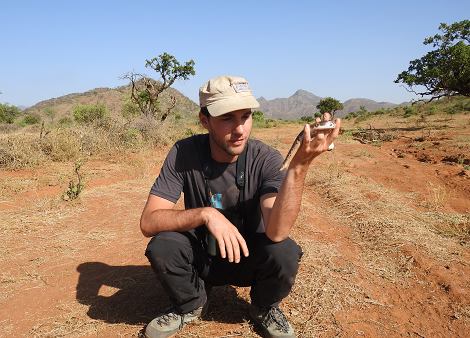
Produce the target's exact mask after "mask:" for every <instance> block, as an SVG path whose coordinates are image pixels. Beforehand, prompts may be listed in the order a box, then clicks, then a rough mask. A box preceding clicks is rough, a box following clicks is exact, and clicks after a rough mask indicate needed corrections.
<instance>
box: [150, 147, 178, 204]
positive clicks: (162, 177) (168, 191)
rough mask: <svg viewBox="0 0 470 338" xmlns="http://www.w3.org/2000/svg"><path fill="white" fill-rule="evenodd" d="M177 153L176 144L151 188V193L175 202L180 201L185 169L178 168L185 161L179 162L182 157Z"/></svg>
mask: <svg viewBox="0 0 470 338" xmlns="http://www.w3.org/2000/svg"><path fill="white" fill-rule="evenodd" d="M177 154H178V146H177V145H176V144H175V145H174V146H173V147H172V148H171V149H170V151H169V153H168V155H167V157H166V159H165V162H164V163H163V166H162V168H161V170H160V174H159V175H158V177H157V179H156V180H155V183H154V184H153V186H152V188H151V189H150V193H151V194H153V195H156V196H159V197H161V198H164V199H166V200H168V201H171V202H173V203H176V202H178V199H179V198H180V196H181V192H182V191H183V185H184V177H183V171H182V170H178V168H181V167H182V166H183V163H178V162H179V161H181V160H182V157H181V156H177Z"/></svg>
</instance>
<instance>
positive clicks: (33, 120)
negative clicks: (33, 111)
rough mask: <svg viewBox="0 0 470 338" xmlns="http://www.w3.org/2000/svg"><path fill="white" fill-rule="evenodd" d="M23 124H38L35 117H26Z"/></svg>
mask: <svg viewBox="0 0 470 338" xmlns="http://www.w3.org/2000/svg"><path fill="white" fill-rule="evenodd" d="M23 121H24V123H26V124H38V123H39V119H38V118H37V117H36V116H31V115H26V116H25V117H24V118H23Z"/></svg>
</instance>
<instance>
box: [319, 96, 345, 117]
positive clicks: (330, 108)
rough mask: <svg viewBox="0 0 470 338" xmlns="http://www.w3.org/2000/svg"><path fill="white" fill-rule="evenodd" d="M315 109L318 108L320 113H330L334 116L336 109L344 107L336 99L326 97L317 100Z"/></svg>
mask: <svg viewBox="0 0 470 338" xmlns="http://www.w3.org/2000/svg"><path fill="white" fill-rule="evenodd" d="M317 109H319V110H320V113H322V114H324V113H330V114H331V116H335V112H336V111H337V110H341V109H344V106H343V104H342V103H341V102H339V101H338V100H336V99H334V98H332V97H327V98H326V99H323V100H320V102H318V104H317Z"/></svg>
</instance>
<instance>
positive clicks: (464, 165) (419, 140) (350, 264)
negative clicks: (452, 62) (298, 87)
mask: <svg viewBox="0 0 470 338" xmlns="http://www.w3.org/2000/svg"><path fill="white" fill-rule="evenodd" d="M169 59H171V58H169ZM147 62H149V61H147ZM150 64H152V61H150ZM180 66H181V65H180ZM189 66H191V65H189ZM189 73H190V72H189ZM140 80H142V79H140ZM137 82H138V81H137ZM137 82H136V84H135V87H133V86H132V84H131V85H130V86H127V87H123V88H119V89H118V90H115V91H111V90H109V89H106V88H102V89H97V90H93V91H90V92H87V93H83V94H76V95H70V96H68V97H65V98H62V99H60V100H59V99H51V100H48V101H47V102H45V103H43V104H42V105H40V106H38V107H36V108H37V109H35V110H34V111H33V110H29V111H26V112H20V111H19V110H18V109H17V108H16V107H12V106H10V105H8V104H4V105H1V106H0V109H1V110H0V113H1V114H3V115H1V116H6V117H7V118H8V120H3V121H2V124H1V125H0V196H1V199H0V208H1V210H2V213H0V231H2V236H3V238H4V241H2V242H1V244H0V252H1V255H0V264H1V265H2V266H3V267H4V270H2V272H1V274H0V282H1V283H0V300H1V301H2V304H5V305H4V306H5V307H6V308H8V311H7V312H8V313H6V312H4V313H5V316H4V317H2V312H0V321H1V322H2V325H3V329H4V332H5V334H6V335H7V336H13V335H25V336H32V337H64V336H66V337H83V336H116V337H118V336H127V337H140V336H141V330H142V328H143V326H144V325H145V324H146V323H147V322H148V321H149V320H150V319H152V318H153V316H154V315H155V314H156V313H158V312H159V311H160V310H161V309H163V308H164V307H165V306H166V305H167V301H166V300H165V299H166V298H164V297H163V291H162V290H161V288H159V287H158V283H157V281H156V280H155V277H154V275H153V272H152V271H151V269H150V267H149V265H148V262H147V261H146V260H145V257H144V256H143V252H144V250H145V245H146V240H145V239H143V238H142V235H141V234H140V232H139V230H138V220H139V217H140V213H141V210H142V208H143V204H144V203H145V199H146V196H147V194H148V191H149V188H150V185H151V184H152V183H153V181H154V179H155V177H156V175H158V171H159V168H160V166H161V165H162V162H163V160H164V158H165V155H166V153H167V151H168V149H169V147H170V146H171V145H172V144H173V143H174V142H175V141H176V140H178V139H181V138H183V137H186V136H189V135H192V134H194V133H199V132H204V130H203V128H202V127H200V126H199V125H198V119H197V105H191V104H190V103H184V104H186V106H185V107H186V108H183V106H181V105H180V106H179V105H178V103H177V104H176V105H175V106H174V107H173V108H171V109H170V110H168V108H169V107H171V106H173V99H172V98H171V97H165V96H164V95H165V92H166V91H170V90H171V88H167V89H166V90H164V91H163V92H162V93H160V94H158V100H154V101H152V102H153V103H152V105H153V109H155V110H154V111H153V112H152V113H145V112H150V110H145V109H144V111H142V109H141V107H140V106H139V104H138V102H147V103H148V104H150V101H149V100H150V99H149V96H150V94H148V95H147V94H145V93H144V92H143V91H145V90H144V89H141V90H140V91H136V92H134V98H133V97H132V95H133V94H132V90H133V89H132V88H137ZM170 82H171V81H170ZM138 83H139V84H140V82H138ZM142 83H143V82H142ZM167 83H168V82H167ZM105 95H107V96H106V97H107V99H106V100H104V98H105ZM171 96H173V97H178V98H179V100H180V101H184V100H183V99H184V98H182V97H181V96H178V94H177V93H175V92H172V93H171ZM110 97H113V98H116V100H110V99H109V98H110ZM136 100H137V101H138V100H141V101H138V102H136ZM146 100H147V101H146ZM147 103H146V104H147ZM323 103H330V104H325V105H323V104H322V105H320V108H318V109H324V111H325V112H326V111H328V112H332V111H334V110H335V109H341V108H340V105H341V103H339V101H337V100H335V99H333V98H329V99H328V100H327V101H326V102H323ZM142 107H143V106H142ZM157 108H158V109H157ZM146 109H150V108H146ZM169 111H171V113H170V114H169V115H168V116H167V117H166V118H164V119H162V116H163V115H164V114H165V113H166V112H169ZM314 118H315V116H313V115H312V116H304V117H302V118H301V119H299V120H289V121H287V120H281V119H278V120H273V119H268V118H266V117H265V116H264V114H263V112H261V111H254V112H253V126H254V128H253V132H252V137H253V138H256V139H260V140H262V141H264V142H266V143H267V144H269V145H271V146H273V147H274V148H276V149H278V150H279V151H280V152H281V153H282V154H283V155H285V154H286V153H287V151H288V149H289V148H290V145H291V142H292V141H293V140H294V138H295V136H296V135H297V134H298V132H299V131H300V130H301V124H303V123H306V122H311V121H313V120H314ZM342 129H343V131H342V134H341V135H340V136H339V138H338V140H337V141H336V142H335V144H336V147H335V149H334V150H333V151H331V152H328V153H325V154H324V155H322V156H321V157H319V158H318V159H316V160H315V163H314V165H312V167H311V169H310V170H309V174H308V176H307V180H306V182H305V186H304V198H303V201H302V206H301V211H300V214H299V217H298V219H297V222H296V225H295V227H294V230H293V233H292V237H293V238H294V239H295V240H296V241H297V242H298V243H299V244H300V245H301V246H302V248H303V250H304V252H305V254H304V256H303V258H302V262H301V269H300V271H299V275H298V277H297V279H296V284H295V286H294V289H293V291H292V293H291V295H290V296H289V297H288V298H287V299H286V300H285V301H283V303H282V304H281V306H282V307H283V309H284V312H285V313H286V314H287V315H288V316H289V319H290V321H291V323H292V325H293V326H294V327H295V330H296V332H297V336H298V337H299V338H307V337H308V338H309V337H314V336H315V337H325V338H326V337H352V336H365V337H385V336H386V337H411V336H416V337H419V336H421V337H427V336H433V335H436V336H452V337H462V338H464V337H468V336H469V335H470V303H469V301H468V299H470V285H469V284H468V278H467V277H466V276H468V274H469V273H470V268H469V264H468V262H469V261H470V217H469V214H468V213H469V210H470V206H469V204H468V200H470V190H469V189H468V184H469V183H468V182H469V180H470V174H469V173H470V135H469V132H468V130H469V129H470V98H468V97H466V96H463V95H461V96H454V97H450V98H449V97H445V98H436V99H435V100H433V101H432V102H429V103H423V102H415V103H413V104H412V105H409V106H401V107H396V108H393V109H381V110H379V111H374V112H369V111H367V109H366V108H365V107H361V108H360V110H359V111H357V112H354V113H350V114H349V115H347V116H346V117H345V118H344V119H343V124H342ZM176 207H181V203H180V202H179V203H178V204H177V206H176ZM38 290H40V292H38ZM212 297H213V298H212V300H211V308H210V310H209V313H208V316H207V317H204V318H203V319H202V321H199V322H198V323H196V324H195V325H192V324H191V325H188V326H185V329H184V330H183V332H182V333H181V334H179V335H178V337H200V338H203V337H204V338H206V337H228V336H239V337H259V336H260V332H259V331H258V329H257V328H256V326H253V324H252V323H251V322H249V316H248V315H247V309H248V304H249V289H248V288H233V287H223V288H214V291H213V294H212ZM44 299H47V306H44V305H43V304H44V303H43V301H44ZM38 304H39V305H38ZM18 318H20V319H21V320H18Z"/></svg>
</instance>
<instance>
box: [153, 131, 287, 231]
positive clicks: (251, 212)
mask: <svg viewBox="0 0 470 338" xmlns="http://www.w3.org/2000/svg"><path fill="white" fill-rule="evenodd" d="M207 137H208V134H201V135H196V136H192V137H189V138H186V139H183V140H180V141H178V142H176V143H175V145H174V146H173V147H172V148H171V150H170V152H169V153H168V155H167V157H166V159H165V162H164V163H163V166H162V169H161V171H160V174H159V176H158V177H157V179H156V180H155V183H154V185H153V186H152V189H151V190H150V193H151V194H153V195H156V196H159V197H162V198H164V199H166V200H169V201H171V202H174V203H176V202H177V201H178V199H179V198H180V196H181V192H183V193H184V205H185V208H186V209H192V208H199V207H204V206H206V201H207V197H206V190H205V181H204V174H203V171H202V166H203V162H204V159H205V158H207V155H206V156H204V144H205V143H204V141H205V139H206V138H207ZM247 147H248V148H247V156H246V168H245V169H246V170H245V209H244V210H245V213H244V228H245V235H247V234H251V233H255V232H264V224H263V218H262V214H261V208H260V197H261V196H262V195H264V194H267V193H272V192H274V193H277V192H278V191H279V188H280V186H281V184H282V181H283V180H284V176H285V172H286V171H281V172H279V171H278V169H279V167H280V166H281V164H282V161H283V158H282V156H281V154H280V153H279V151H277V150H275V149H273V148H272V147H270V146H268V145H266V144H264V143H263V142H261V141H257V140H251V139H249V140H248V145H247ZM211 168H212V175H211V179H210V183H209V186H210V190H211V193H212V199H211V200H212V202H213V203H212V205H214V206H215V205H217V207H218V208H219V209H223V210H227V211H230V212H237V211H238V210H239V208H238V195H239V190H238V188H237V185H236V162H234V163H219V162H216V161H214V160H212V162H211ZM200 228H202V227H200ZM201 230H202V229H201Z"/></svg>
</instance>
